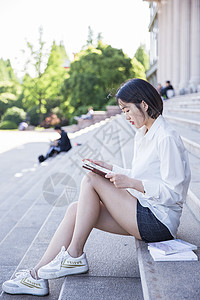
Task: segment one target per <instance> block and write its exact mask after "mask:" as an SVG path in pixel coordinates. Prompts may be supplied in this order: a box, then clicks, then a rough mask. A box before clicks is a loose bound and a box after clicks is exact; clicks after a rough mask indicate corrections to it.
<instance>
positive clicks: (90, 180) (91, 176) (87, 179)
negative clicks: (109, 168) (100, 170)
mask: <svg viewBox="0 0 200 300" xmlns="http://www.w3.org/2000/svg"><path fill="white" fill-rule="evenodd" d="M98 177H99V175H97V174H95V173H93V172H88V173H87V174H86V175H85V176H84V177H83V179H82V181H81V186H83V187H84V186H85V185H88V184H89V185H93V184H94V182H95V181H96V180H97V179H98Z"/></svg>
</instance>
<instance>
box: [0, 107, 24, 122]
mask: <svg viewBox="0 0 200 300" xmlns="http://www.w3.org/2000/svg"><path fill="white" fill-rule="evenodd" d="M25 119H26V113H25V111H24V110H23V109H22V108H18V107H16V106H13V107H11V108H8V109H7V110H6V112H5V113H4V115H3V117H2V122H4V121H11V122H13V123H15V124H17V125H19V123H21V122H22V121H24V120H25Z"/></svg>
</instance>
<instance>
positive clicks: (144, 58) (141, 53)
mask: <svg viewBox="0 0 200 300" xmlns="http://www.w3.org/2000/svg"><path fill="white" fill-rule="evenodd" d="M134 57H135V58H136V59H137V60H138V61H139V62H140V63H141V64H142V65H143V66H144V69H145V72H146V71H147V70H148V69H149V55H148V54H147V51H146V47H145V45H144V44H142V45H140V47H139V48H138V49H137V51H136V53H135V55H134Z"/></svg>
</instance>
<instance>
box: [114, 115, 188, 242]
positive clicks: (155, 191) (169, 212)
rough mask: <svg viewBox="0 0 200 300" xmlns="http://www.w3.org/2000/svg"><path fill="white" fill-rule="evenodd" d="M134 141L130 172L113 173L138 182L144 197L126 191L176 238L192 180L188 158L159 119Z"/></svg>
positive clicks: (123, 170)
mask: <svg viewBox="0 0 200 300" xmlns="http://www.w3.org/2000/svg"><path fill="white" fill-rule="evenodd" d="M145 132H146V126H143V127H142V128H140V129H139V130H138V131H137V133H136V135H135V139H134V155H133V161H132V169H123V168H121V167H118V166H116V165H114V166H113V172H115V173H121V174H124V175H127V176H129V177H132V178H135V179H138V180H141V181H142V183H143V186H144V191H145V193H144V194H143V193H141V192H138V191H136V190H134V189H130V188H129V189H127V190H128V191H129V192H130V193H131V194H132V195H133V196H135V197H136V198H137V199H138V200H139V202H140V204H141V205H142V206H145V207H149V209H150V210H151V211H152V212H153V214H154V215H155V216H156V217H157V219H158V220H160V221H161V222H162V223H163V224H164V225H165V226H166V227H167V228H168V229H169V231H170V232H171V234H172V235H173V236H174V237H175V236H176V233H177V229H178V226H179V223H180V216H181V213H182V207H183V202H184V200H185V198H186V195H187V190H188V186H189V182H190V178H191V174H190V167H189V161H188V154H187V151H186V149H185V147H184V145H183V142H182V140H181V138H180V136H179V135H178V133H177V132H176V131H175V130H174V129H173V128H172V127H171V126H170V125H169V124H168V123H167V122H166V121H165V119H164V118H163V117H162V116H159V117H158V118H157V119H156V120H155V121H154V123H153V125H152V126H151V128H150V129H149V131H148V132H147V133H146V134H145Z"/></svg>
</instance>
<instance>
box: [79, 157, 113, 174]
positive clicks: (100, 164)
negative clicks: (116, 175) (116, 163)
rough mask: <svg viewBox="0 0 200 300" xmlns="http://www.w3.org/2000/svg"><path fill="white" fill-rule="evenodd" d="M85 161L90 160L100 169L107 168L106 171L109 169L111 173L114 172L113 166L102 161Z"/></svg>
mask: <svg viewBox="0 0 200 300" xmlns="http://www.w3.org/2000/svg"><path fill="white" fill-rule="evenodd" d="M84 160H89V161H91V162H92V163H94V164H96V165H98V166H100V167H103V168H105V169H108V170H110V171H112V165H109V164H107V163H106V162H104V161H101V160H93V159H89V158H87V159H86V158H85V159H83V161H84Z"/></svg>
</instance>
